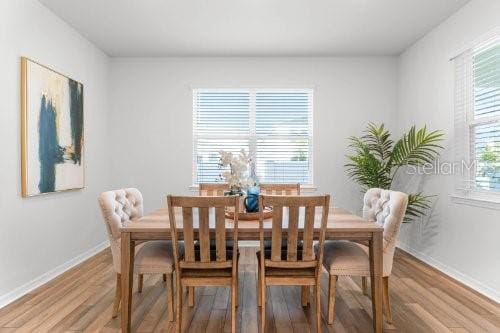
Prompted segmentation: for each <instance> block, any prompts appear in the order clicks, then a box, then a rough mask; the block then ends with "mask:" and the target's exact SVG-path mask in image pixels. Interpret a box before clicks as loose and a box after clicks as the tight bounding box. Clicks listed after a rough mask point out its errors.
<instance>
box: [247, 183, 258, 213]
mask: <svg viewBox="0 0 500 333" xmlns="http://www.w3.org/2000/svg"><path fill="white" fill-rule="evenodd" d="M259 192H260V191H259V188H258V187H250V188H249V189H248V190H247V197H246V198H245V209H246V211H247V213H254V212H258V211H259Z"/></svg>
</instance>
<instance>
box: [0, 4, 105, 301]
mask: <svg viewBox="0 0 500 333" xmlns="http://www.w3.org/2000/svg"><path fill="white" fill-rule="evenodd" d="M21 56H27V57H29V58H31V59H34V60H36V61H39V62H41V63H42V64H45V65H47V66H50V67H52V68H54V69H56V70H58V71H60V72H62V73H65V74H67V75H68V76H69V77H72V78H74V79H76V80H78V81H80V82H82V83H83V84H84V94H85V96H84V103H85V104H84V112H85V114H84V116H85V137H86V138H85V139H86V186H87V187H86V188H85V189H84V190H79V191H72V192H66V193H59V194H48V195H44V196H38V197H33V198H27V199H25V198H21V184H20V179H21V174H20V170H21V166H20V160H21V157H20V105H19V100H20V57H21ZM108 65H109V64H108V58H107V56H106V55H104V54H103V53H102V52H101V51H99V50H98V49H97V48H96V47H94V46H93V45H92V44H90V43H89V42H88V41H86V40H85V39H83V38H82V37H81V36H80V35H79V34H78V33H77V32H75V31H74V30H73V29H72V28H70V27H69V26H68V25H66V24H65V23H64V22H63V21H61V20H60V19H59V18H58V17H56V16H55V15H53V14H52V13H51V12H50V11H48V10H47V9H46V8H45V7H43V6H42V5H41V4H40V3H38V1H35V0H2V1H1V2H0V73H1V74H0V101H1V106H0V126H1V127H0V142H1V150H2V153H1V155H0V211H1V212H2V217H1V219H0V272H1V275H0V306H2V304H4V303H5V302H7V301H9V300H11V299H12V298H14V297H16V296H18V295H19V293H22V292H25V291H26V290H27V289H29V288H30V287H33V286H34V285H36V284H37V283H39V282H42V281H43V280H44V279H45V278H48V277H50V274H51V272H52V273H55V272H57V271H59V270H61V269H63V268H64V267H61V265H64V264H65V263H66V264H68V262H69V264H71V263H74V262H75V260H78V259H81V258H82V255H83V256H84V255H85V254H89V252H88V251H92V249H95V247H96V246H98V245H99V244H102V243H103V242H104V241H105V240H106V231H105V228H104V225H103V223H102V221H101V219H100V215H99V211H98V209H97V208H98V207H97V201H96V198H97V195H98V193H99V192H101V191H102V190H103V189H104V188H106V187H107V185H108V181H109V177H110V172H109V153H110V152H109V150H108V149H107V148H106V146H105V145H106V144H108V135H107V134H108V121H107V120H108V76H109V75H108V67H109V66H108ZM72 260H73V261H72ZM54 270H55V271H54ZM46 273H48V275H47V274H46ZM44 274H46V275H44ZM30 282H32V284H30Z"/></svg>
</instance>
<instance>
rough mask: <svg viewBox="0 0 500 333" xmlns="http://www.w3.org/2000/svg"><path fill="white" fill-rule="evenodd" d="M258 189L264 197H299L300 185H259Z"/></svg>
mask: <svg viewBox="0 0 500 333" xmlns="http://www.w3.org/2000/svg"><path fill="white" fill-rule="evenodd" d="M259 187H260V194H264V195H300V183H290V184H279V183H260V184H259Z"/></svg>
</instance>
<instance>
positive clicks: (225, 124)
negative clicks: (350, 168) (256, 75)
mask: <svg viewBox="0 0 500 333" xmlns="http://www.w3.org/2000/svg"><path fill="white" fill-rule="evenodd" d="M312 95H313V92H312V90H310V89H300V90H299V89H296V90H275V89H269V90H266V89H238V90H229V89H228V90H220V89H217V90H215V89H195V90H193V136H194V140H193V143H194V147H193V174H194V183H195V184H198V183H204V182H216V181H219V174H220V169H219V151H220V150H225V151H230V152H233V153H238V152H239V151H240V150H241V149H245V150H246V151H247V152H248V153H249V155H250V157H251V159H252V161H253V163H252V168H254V169H253V170H252V173H254V175H255V176H256V177H257V179H258V181H259V182H265V183H301V184H312V139H313V137H312Z"/></svg>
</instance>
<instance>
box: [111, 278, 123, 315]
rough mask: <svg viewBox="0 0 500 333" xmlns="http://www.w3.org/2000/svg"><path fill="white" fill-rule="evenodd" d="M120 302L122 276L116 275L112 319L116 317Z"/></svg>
mask: <svg viewBox="0 0 500 333" xmlns="http://www.w3.org/2000/svg"><path fill="white" fill-rule="evenodd" d="M121 300H122V276H121V274H116V291H115V301H114V303H113V314H112V315H111V317H112V318H116V317H117V316H118V309H119V308H120V302H121Z"/></svg>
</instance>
